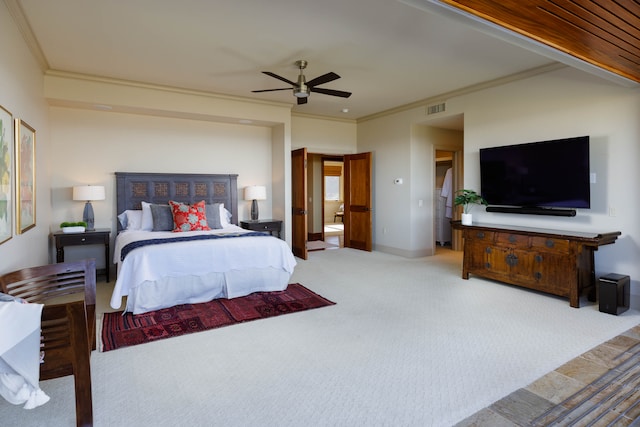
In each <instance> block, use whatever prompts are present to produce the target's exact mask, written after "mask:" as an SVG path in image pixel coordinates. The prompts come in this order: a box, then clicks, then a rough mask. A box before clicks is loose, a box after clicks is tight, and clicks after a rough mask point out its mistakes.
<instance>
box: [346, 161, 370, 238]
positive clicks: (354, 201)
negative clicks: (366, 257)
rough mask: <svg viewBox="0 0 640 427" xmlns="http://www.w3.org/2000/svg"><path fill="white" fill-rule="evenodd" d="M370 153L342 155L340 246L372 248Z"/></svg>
mask: <svg viewBox="0 0 640 427" xmlns="http://www.w3.org/2000/svg"><path fill="white" fill-rule="evenodd" d="M372 162H373V156H372V153H359V154H350V155H346V156H344V181H345V182H344V246H345V247H346V248H354V249H361V250H364V251H371V249H372V209H371V208H372V195H371V170H372V166H373V163H372Z"/></svg>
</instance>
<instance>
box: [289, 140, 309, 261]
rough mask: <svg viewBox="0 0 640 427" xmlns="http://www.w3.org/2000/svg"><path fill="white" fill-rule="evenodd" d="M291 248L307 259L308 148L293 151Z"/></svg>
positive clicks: (294, 252) (298, 255)
mask: <svg viewBox="0 0 640 427" xmlns="http://www.w3.org/2000/svg"><path fill="white" fill-rule="evenodd" d="M291 186H292V189H291V209H292V215H291V219H292V221H291V224H292V227H291V228H292V237H291V250H292V252H293V254H294V255H295V256H297V257H299V258H302V259H307V149H306V148H300V149H298V150H294V151H292V152H291Z"/></svg>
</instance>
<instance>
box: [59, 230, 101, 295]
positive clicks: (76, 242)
mask: <svg viewBox="0 0 640 427" xmlns="http://www.w3.org/2000/svg"><path fill="white" fill-rule="evenodd" d="M110 235H111V230H109V229H108V228H99V229H96V230H93V231H85V232H84V233H63V232H62V231H57V232H55V233H53V240H54V241H55V245H56V262H64V247H65V246H84V245H104V265H105V271H104V273H105V276H106V278H107V282H108V281H109V239H110Z"/></svg>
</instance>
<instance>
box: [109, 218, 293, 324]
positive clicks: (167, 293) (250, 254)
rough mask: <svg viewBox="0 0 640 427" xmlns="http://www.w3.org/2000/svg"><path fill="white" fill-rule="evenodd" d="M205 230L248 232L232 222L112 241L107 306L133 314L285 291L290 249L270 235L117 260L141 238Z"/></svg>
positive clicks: (189, 244)
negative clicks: (112, 278) (113, 270)
mask: <svg viewBox="0 0 640 427" xmlns="http://www.w3.org/2000/svg"><path fill="white" fill-rule="evenodd" d="M203 233H209V234H224V233H249V231H247V230H244V229H242V228H240V227H238V226H235V225H228V226H226V227H225V228H223V229H219V230H211V231H191V232H182V233H173V232H170V231H166V232H165V231H140V230H135V231H132V230H127V231H123V232H121V233H120V234H119V235H118V236H117V238H116V242H115V249H114V259H113V262H114V263H115V264H117V265H118V277H117V279H116V284H115V287H114V290H113V294H112V296H111V307H112V308H114V309H118V308H120V306H121V305H122V297H124V296H127V306H126V309H125V311H130V312H133V313H134V314H139V313H144V312H147V311H152V310H158V309H160V308H166V307H171V306H174V305H176V304H185V303H198V302H205V301H210V300H212V299H214V298H235V297H238V296H244V295H248V294H250V293H252V292H256V291H276V290H284V289H286V287H287V285H288V280H289V278H290V277H291V274H292V273H293V269H294V267H295V265H296V261H295V258H294V257H293V254H292V253H291V249H290V248H289V246H288V245H287V244H286V242H284V241H283V240H280V239H278V238H276V237H272V236H267V237H265V236H249V237H230V238H222V239H209V240H199V241H186V242H173V243H167V244H158V245H148V246H144V247H140V248H136V249H134V250H132V251H131V252H129V254H128V255H127V256H126V257H125V259H124V261H121V260H120V254H121V251H122V248H124V247H125V246H126V245H127V244H129V243H131V242H133V241H137V240H145V239H162V238H172V237H184V236H192V235H198V234H203Z"/></svg>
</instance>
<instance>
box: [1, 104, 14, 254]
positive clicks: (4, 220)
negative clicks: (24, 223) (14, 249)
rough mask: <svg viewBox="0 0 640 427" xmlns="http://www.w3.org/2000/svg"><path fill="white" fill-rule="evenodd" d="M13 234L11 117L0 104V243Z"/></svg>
mask: <svg viewBox="0 0 640 427" xmlns="http://www.w3.org/2000/svg"><path fill="white" fill-rule="evenodd" d="M12 236H13V117H12V116H11V113H10V112H9V111H8V110H7V109H5V108H4V107H3V106H1V105H0V244H2V243H4V242H6V241H7V240H9V239H11V237H12Z"/></svg>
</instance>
